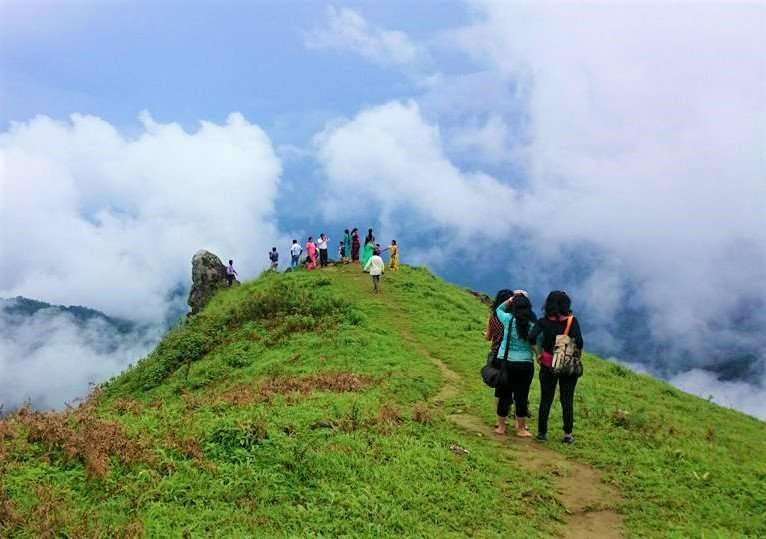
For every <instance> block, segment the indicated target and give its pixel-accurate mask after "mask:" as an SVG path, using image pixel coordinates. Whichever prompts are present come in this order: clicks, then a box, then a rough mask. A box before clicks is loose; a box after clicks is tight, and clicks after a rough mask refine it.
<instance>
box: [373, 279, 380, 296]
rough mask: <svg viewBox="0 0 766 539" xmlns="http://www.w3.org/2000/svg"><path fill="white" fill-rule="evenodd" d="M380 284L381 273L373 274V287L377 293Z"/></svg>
mask: <svg viewBox="0 0 766 539" xmlns="http://www.w3.org/2000/svg"><path fill="white" fill-rule="evenodd" d="M379 286H380V275H373V276H372V289H373V290H374V291H375V293H376V294H377V293H378V287H379Z"/></svg>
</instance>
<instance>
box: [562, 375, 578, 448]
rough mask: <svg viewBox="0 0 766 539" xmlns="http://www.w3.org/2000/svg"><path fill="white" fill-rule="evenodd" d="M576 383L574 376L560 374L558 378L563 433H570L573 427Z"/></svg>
mask: <svg viewBox="0 0 766 539" xmlns="http://www.w3.org/2000/svg"><path fill="white" fill-rule="evenodd" d="M576 385H577V377H576V376H561V377H560V378H559V400H560V401H561V415H562V418H563V420H564V434H565V435H571V434H572V430H573V429H574V393H575V386H576Z"/></svg>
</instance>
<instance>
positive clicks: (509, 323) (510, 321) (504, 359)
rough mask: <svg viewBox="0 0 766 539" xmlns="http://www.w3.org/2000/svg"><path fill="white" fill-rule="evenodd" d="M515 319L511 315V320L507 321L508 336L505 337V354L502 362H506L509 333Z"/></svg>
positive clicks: (508, 350) (509, 346) (508, 349)
mask: <svg viewBox="0 0 766 539" xmlns="http://www.w3.org/2000/svg"><path fill="white" fill-rule="evenodd" d="M515 320H516V317H515V316H513V315H511V319H510V320H508V335H506V336H505V354H504V355H503V361H508V352H510V351H511V333H512V332H513V322H514V321H515Z"/></svg>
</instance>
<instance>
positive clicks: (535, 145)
mask: <svg viewBox="0 0 766 539" xmlns="http://www.w3.org/2000/svg"><path fill="white" fill-rule="evenodd" d="M0 19H1V20H2V25H3V28H2V32H0V77H1V79H0V92H1V93H2V101H0V159H2V162H3V163H4V165H5V166H4V169H3V170H2V175H0V180H2V184H1V189H0V207H2V213H1V214H0V225H1V226H0V249H2V252H1V253H0V254H1V255H2V256H0V296H4V297H9V296H15V295H24V296H28V297H33V298H38V299H42V300H46V301H50V302H54V303H63V304H84V305H88V306H91V307H94V308H99V309H101V310H104V311H105V312H108V313H111V314H116V315H122V316H132V317H135V318H139V319H141V320H144V321H149V322H156V321H159V320H163V319H164V314H165V313H166V312H167V311H168V309H169V308H175V307H177V305H168V301H169V300H168V290H171V289H173V288H174V287H175V286H177V284H178V283H179V282H186V281H187V280H188V264H189V258H190V257H191V255H192V253H193V252H194V251H196V250H197V249H198V248H200V247H207V248H209V249H211V250H213V251H214V252H218V253H220V255H221V256H222V257H225V258H229V257H232V258H235V259H236V260H237V263H238V265H239V267H240V272H241V274H243V275H244V276H245V277H251V276H255V275H257V274H258V272H259V271H260V270H261V269H262V268H263V267H264V266H265V265H266V264H267V263H268V260H267V258H266V256H265V253H266V251H267V250H268V249H269V248H270V247H271V246H272V245H278V246H280V247H281V248H282V250H283V251H285V250H286V248H287V245H289V241H290V239H292V238H293V237H299V238H301V239H303V238H305V236H306V235H308V234H313V235H317V234H318V233H319V232H322V231H327V232H329V233H330V235H331V237H332V238H333V240H337V239H338V233H339V232H340V231H341V230H342V229H343V228H346V227H351V226H358V227H359V228H366V227H368V226H374V227H375V228H376V230H377V231H378V233H379V236H378V237H379V238H381V239H383V240H384V241H388V240H389V239H391V238H397V239H398V241H399V243H400V245H401V246H402V257H403V261H404V262H407V263H414V264H426V265H428V266H429V267H431V268H432V269H434V270H435V271H437V272H438V273H439V274H441V275H443V276H445V277H447V278H449V279H450V280H453V281H456V282H459V283H461V284H464V285H466V286H471V287H473V288H477V289H482V290H486V291H488V292H493V291H494V290H495V289H496V288H499V287H501V286H511V287H522V288H526V289H528V290H530V291H531V292H532V293H533V301H534V303H535V304H536V305H538V306H539V305H540V304H541V303H542V300H543V298H544V295H545V294H546V293H547V291H548V290H550V289H553V288H564V289H567V290H568V291H570V292H571V293H572V295H573V296H574V304H575V307H576V309H577V312H578V313H579V314H580V315H581V316H582V318H583V327H585V329H586V333H587V334H588V338H589V343H592V346H593V347H594V348H595V349H596V350H598V351H601V352H603V353H606V354H616V355H620V354H622V353H623V352H625V351H628V350H633V351H635V350H636V349H638V350H640V349H641V346H643V343H642V342H636V338H635V335H640V336H642V337H641V338H640V339H639V341H640V340H641V339H643V338H645V337H643V336H648V337H646V338H647V339H648V340H649V341H650V342H649V343H648V344H649V345H650V347H651V349H652V350H656V349H657V347H661V349H662V350H663V351H664V352H665V355H664V356H663V357H659V356H656V355H654V354H652V359H651V360H650V361H649V362H648V363H649V366H650V367H651V368H653V369H655V370H657V371H658V372H662V373H663V374H665V375H667V376H672V375H674V373H676V374H679V375H680V374H683V375H684V376H685V378H683V379H682V380H681V381H679V382H678V383H679V384H685V387H688V388H691V389H693V390H695V391H698V392H704V391H708V390H709V389H710V388H713V389H715V390H716V391H719V392H721V393H720V394H722V395H726V397H725V398H729V399H732V401H734V400H736V404H737V406H740V407H743V408H748V407H751V408H752V407H754V406H755V405H754V404H752V403H754V402H763V399H762V393H763V391H762V390H761V389H758V390H752V391H751V390H750V389H748V388H752V387H760V388H763V387H764V386H766V358H764V357H763V356H762V352H758V351H759V350H761V351H762V350H764V349H766V342H764V336H763V335H762V334H759V333H758V332H757V331H754V330H753V328H758V327H763V326H764V325H766V314H765V313H766V308H764V307H766V297H764V294H763V290H766V269H765V268H766V222H764V213H763V209H762V206H763V200H765V199H766V181H764V178H766V99H764V96H766V50H765V48H764V46H763V35H766V6H763V5H757V4H749V5H746V4H730V3H727V4H724V3H720V4H701V3H700V4H691V3H676V4H668V5H664V6H662V7H661V8H660V7H659V6H658V5H656V4H649V3H645V4H644V3H641V4H639V3H622V4H592V3H591V4H585V3H573V2H567V3H558V4H557V3H549V2H534V3H526V2H492V1H490V0H472V1H469V2H460V1H450V2H442V1H440V2H404V1H387V2H338V3H324V2H319V1H311V2H308V1H305V2H298V1H291V2H266V1H260V2H234V1H223V2H208V1H205V2H202V1H191V2H170V1H160V2H117V1H107V2H96V1H83V0H79V1H74V0H71V1H66V2H61V1H50V2H48V1H23V2H22V1H17V0H6V1H5V2H3V3H2V5H1V6H0ZM19 267H23V268H25V269H24V271H23V272H20V271H18V268H19ZM136 276H139V277H136ZM753 290H756V291H760V292H753ZM712 297H715V298H716V301H710V298H712ZM743 305H756V306H757V307H756V308H755V309H752V312H749V313H747V314H746V315H745V320H744V322H743V323H742V324H736V325H735V326H734V327H732V325H731V324H722V323H720V321H721V320H722V319H725V320H740V318H741V310H742V306H743ZM630 313H641V315H640V316H633V315H631V314H630ZM735 314H736V315H737V316H734V315H735ZM631 316H633V318H630V317H631ZM626 318H629V319H630V320H638V323H640V324H641V325H642V327H641V328H640V331H635V332H626V331H625V320H626ZM700 332H710V333H711V335H712V339H711V341H712V342H713V343H714V344H713V345H712V349H711V346H709V345H707V344H706V345H704V346H703V345H701V343H700V342H699V340H698V339H695V337H694V336H695V335H698V334H699V333H700ZM626 333H629V334H626ZM631 335H633V336H634V338H632V341H631ZM628 341H631V342H628ZM706 342H709V341H706ZM626 353H627V352H626ZM631 354H632V355H635V354H634V353H631ZM743 354H744V355H748V357H752V358H753V360H752V363H753V365H754V366H755V367H754V368H755V370H753V373H754V374H752V375H751V378H753V380H754V382H755V385H753V384H750V385H747V386H746V387H745V388H744V389H743V388H742V387H740V386H721V384H720V383H719V382H720V381H718V380H717V379H716V378H715V375H714V374H710V369H711V368H713V367H715V365H714V364H715V362H716V361H719V359H720V358H724V361H725V358H726V357H731V356H741V355H743ZM759 354H760V355H759ZM668 358H669V359H668ZM624 359H627V360H636V359H638V360H641V361H644V362H646V359H645V358H643V357H642V358H638V357H625V358H624ZM706 369H707V370H706ZM753 380H750V381H751V382H752V381H753ZM722 388H724V389H722ZM711 391H712V390H711ZM759 406H760V405H759ZM748 409H750V408H748Z"/></svg>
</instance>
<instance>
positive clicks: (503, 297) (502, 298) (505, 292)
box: [489, 288, 513, 316]
mask: <svg viewBox="0 0 766 539" xmlns="http://www.w3.org/2000/svg"><path fill="white" fill-rule="evenodd" d="M512 297H513V290H509V289H508V288H503V289H501V290H498V291H497V294H495V301H494V302H493V303H492V307H491V308H490V313H489V314H490V316H496V314H495V311H497V308H498V307H500V305H502V304H503V303H505V302H506V301H508V300H509V299H511V298H512Z"/></svg>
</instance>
